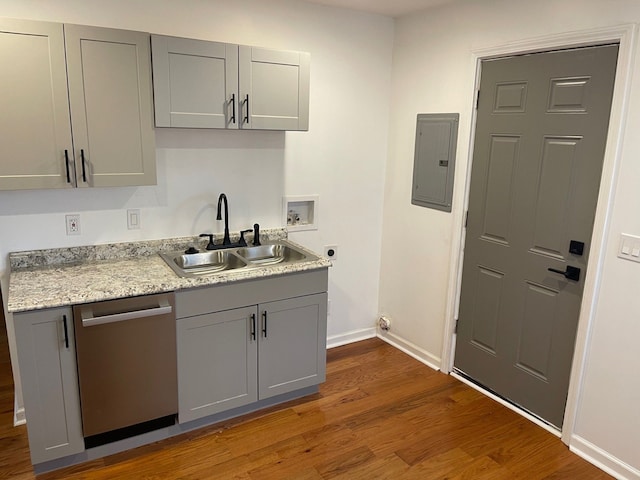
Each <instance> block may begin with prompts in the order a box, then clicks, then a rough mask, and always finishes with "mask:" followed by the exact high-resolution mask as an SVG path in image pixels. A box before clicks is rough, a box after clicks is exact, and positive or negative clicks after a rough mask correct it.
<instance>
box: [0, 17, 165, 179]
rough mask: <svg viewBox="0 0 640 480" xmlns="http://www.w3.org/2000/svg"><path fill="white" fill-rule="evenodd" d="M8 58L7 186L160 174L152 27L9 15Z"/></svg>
mask: <svg viewBox="0 0 640 480" xmlns="http://www.w3.org/2000/svg"><path fill="white" fill-rule="evenodd" d="M0 61H2V64H3V65H11V66H12V68H10V69H9V68H5V69H3V70H2V72H0V98H1V100H0V107H1V108H0V140H1V141H2V145H3V149H4V151H3V155H2V158H0V189H3V190H14V189H32V188H68V187H113V186H129V185H153V184H155V183H156V167H155V139H154V132H153V121H152V92H151V63H150V52H149V34H146V33H140V32H131V31H124V30H112V29H106V28H97V27H85V26H80V25H62V24H55V23H46V22H35V21H23V20H7V19H2V20H0ZM72 132H73V136H72ZM34 138H37V139H38V141H37V142H34V141H33V139H34Z"/></svg>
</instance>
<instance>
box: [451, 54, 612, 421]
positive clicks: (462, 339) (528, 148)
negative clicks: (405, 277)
mask: <svg viewBox="0 0 640 480" xmlns="http://www.w3.org/2000/svg"><path fill="white" fill-rule="evenodd" d="M617 54H618V47H617V46H616V45H609V46H601V47H591V48H581V49H575V50H565V51H556V52H549V53H542V54H533V55H523V56H517V57H510V58H503V59H496V60H490V61H483V63H482V78H481V82H480V96H479V103H478V115H477V126H476V136H475V147H474V148H475V151H474V157H473V170H472V175H471V188H470V197H469V214H468V223H467V233H466V243H465V254H464V265H463V274H462V291H461V299H460V313H459V320H458V332H457V340H456V354H455V362H454V364H455V365H454V366H455V368H456V370H458V371H460V372H462V373H463V374H465V375H467V376H469V377H471V378H472V379H473V380H475V381H477V382H478V383H480V384H482V385H484V386H485V387H487V388H488V389H490V390H492V391H494V392H495V393H497V394H498V395H500V396H502V397H504V398H506V399H508V400H510V401H511V402H513V403H515V404H517V405H520V406H521V407H523V408H525V409H526V410H528V411H530V412H532V413H534V414H536V415H538V416H539V417H541V418H543V419H544V420H546V421H548V422H550V423H551V424H553V425H556V426H558V427H559V426H561V425H562V419H563V415H564V407H565V403H566V397H567V389H568V383H569V374H570V370H571V361H572V358H573V349H574V341H575V333H576V326H577V320H578V314H579V310H580V302H581V296H582V290H583V286H584V278H585V269H586V265H587V256H588V253H589V246H590V240H591V233H592V229H593V220H594V214H595V209H596V202H597V196H598V187H599V184H600V175H601V171H602V161H603V156H604V149H605V142H606V137H607V127H608V123H609V113H610V107H611V97H612V92H613V84H614V75H615V67H616V61H617ZM581 245H583V246H581ZM549 269H553V270H556V271H555V272H554V271H550V270H549ZM577 269H579V272H578V270H577ZM558 272H567V277H571V278H566V277H565V275H563V274H562V273H558Z"/></svg>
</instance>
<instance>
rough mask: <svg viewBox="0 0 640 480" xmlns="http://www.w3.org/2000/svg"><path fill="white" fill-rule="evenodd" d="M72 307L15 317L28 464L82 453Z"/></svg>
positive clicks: (82, 440) (18, 314) (82, 442)
mask: <svg viewBox="0 0 640 480" xmlns="http://www.w3.org/2000/svg"><path fill="white" fill-rule="evenodd" d="M72 315H73V314H72V312H71V308H55V309H47V310H38V311H33V312H26V313H16V314H14V324H15V332H16V342H17V345H18V349H17V350H18V361H19V363H20V379H21V381H22V391H23V396H24V406H25V414H26V417H27V429H28V433H29V447H30V451H31V461H32V463H34V464H37V463H42V462H46V461H48V460H54V459H56V458H60V457H64V456H67V455H72V454H76V453H80V452H82V451H83V450H84V439H83V436H82V421H81V415H80V397H79V393H78V376H77V370H76V351H75V341H74V340H75V339H74V330H73V316H72Z"/></svg>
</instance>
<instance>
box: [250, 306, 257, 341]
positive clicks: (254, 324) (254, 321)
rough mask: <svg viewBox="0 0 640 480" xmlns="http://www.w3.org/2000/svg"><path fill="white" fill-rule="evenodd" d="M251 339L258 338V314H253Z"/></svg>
mask: <svg viewBox="0 0 640 480" xmlns="http://www.w3.org/2000/svg"><path fill="white" fill-rule="evenodd" d="M251 339H252V340H255V339H256V314H255V313H252V314H251Z"/></svg>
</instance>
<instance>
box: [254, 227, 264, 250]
mask: <svg viewBox="0 0 640 480" xmlns="http://www.w3.org/2000/svg"><path fill="white" fill-rule="evenodd" d="M253 245H254V246H256V247H257V246H259V245H262V244H261V243H260V225H258V224H257V223H254V224H253Z"/></svg>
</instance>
